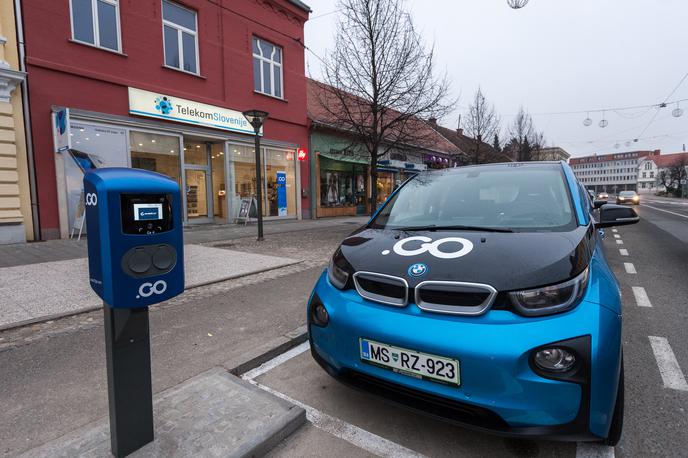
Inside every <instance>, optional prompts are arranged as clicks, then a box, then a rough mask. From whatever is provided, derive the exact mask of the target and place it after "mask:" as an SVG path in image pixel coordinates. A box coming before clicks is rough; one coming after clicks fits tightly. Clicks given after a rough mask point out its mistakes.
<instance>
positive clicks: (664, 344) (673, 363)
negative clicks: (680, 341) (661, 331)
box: [648, 336, 688, 391]
mask: <svg viewBox="0 0 688 458" xmlns="http://www.w3.org/2000/svg"><path fill="white" fill-rule="evenodd" d="M648 339H650V345H651V346H652V351H653V353H654V354H655V359H656V360H657V366H659V373H660V374H661V375H662V381H663V382H664V386H665V387H666V388H671V389H674V390H681V391H688V382H686V378H685V377H684V376H683V372H682V371H681V367H680V366H679V365H678V361H677V360H676V355H674V351H673V350H672V349H671V345H669V341H668V340H667V339H665V338H664V337H654V336H649V337H648Z"/></svg>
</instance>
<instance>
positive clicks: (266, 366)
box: [241, 341, 310, 380]
mask: <svg viewBox="0 0 688 458" xmlns="http://www.w3.org/2000/svg"><path fill="white" fill-rule="evenodd" d="M308 349H310V345H309V344H308V341H306V342H303V343H301V344H299V345H297V346H296V347H294V348H292V349H291V350H287V351H285V352H284V353H282V354H281V355H277V356H275V357H274V358H272V359H271V360H270V361H267V362H265V363H263V364H261V365H260V366H258V367H256V368H255V369H251V370H250V371H248V372H246V373H245V374H242V375H241V378H243V379H244V380H253V379H254V378H257V377H259V376H261V375H263V374H264V373H266V372H268V371H270V370H272V369H274V368H276V367H277V366H279V365H280V364H282V363H285V362H287V361H289V360H290V359H292V358H294V357H296V356H299V355H300V354H301V353H303V352H304V351H306V350H308Z"/></svg>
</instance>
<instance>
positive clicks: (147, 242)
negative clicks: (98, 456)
mask: <svg viewBox="0 0 688 458" xmlns="http://www.w3.org/2000/svg"><path fill="white" fill-rule="evenodd" d="M84 204H85V208H86V225H87V231H88V266H89V282H90V284H91V288H93V290H94V291H95V292H96V294H98V296H100V297H101V298H102V299H103V310H104V318H105V322H104V326H105V348H106V359H107V375H108V401H109V406H110V440H111V449H112V453H113V455H115V456H116V457H123V456H126V455H128V454H130V453H132V452H133V451H135V450H137V449H139V448H140V447H142V446H143V445H145V444H147V443H149V442H151V441H153V438H154V435H153V395H152V387H151V359H150V332H149V320H148V306H149V305H152V304H156V303H158V302H162V301H164V300H167V299H170V298H172V297H174V296H177V295H179V294H181V293H182V292H183V291H184V243H183V232H182V218H181V214H182V213H181V192H180V189H179V185H178V184H177V182H175V181H173V180H171V179H170V178H168V177H166V176H164V175H160V174H158V173H155V172H149V171H145V170H137V169H128V168H102V169H94V170H92V171H89V172H87V173H86V174H85V175H84Z"/></svg>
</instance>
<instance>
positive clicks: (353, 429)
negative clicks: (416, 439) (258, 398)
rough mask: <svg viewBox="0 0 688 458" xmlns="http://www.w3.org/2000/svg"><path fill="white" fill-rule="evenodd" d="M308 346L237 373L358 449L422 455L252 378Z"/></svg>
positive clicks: (382, 453)
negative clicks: (291, 405)
mask: <svg viewBox="0 0 688 458" xmlns="http://www.w3.org/2000/svg"><path fill="white" fill-rule="evenodd" d="M309 348H310V344H309V343H308V342H304V343H302V344H300V345H298V346H296V347H294V348H292V349H291V350H289V351H287V352H284V353H282V354H281V355H278V356H276V357H275V358H273V359H271V360H270V361H267V362H266V363H264V364H262V365H260V366H258V367H256V368H255V369H252V370H250V371H248V372H246V373H245V374H243V375H242V376H241V378H242V379H244V380H246V381H248V382H249V383H251V384H253V385H255V386H257V387H258V388H260V389H261V390H264V391H267V392H268V393H270V394H272V395H274V396H277V397H278V398H282V399H284V400H285V401H287V402H291V403H292V404H295V405H297V406H299V407H301V408H302V409H303V410H305V411H306V418H307V419H308V421H309V422H311V423H312V424H313V426H315V427H317V428H320V429H322V430H323V431H325V432H328V433H330V434H332V435H333V436H336V437H339V438H340V439H344V440H345V441H347V442H349V443H350V444H353V445H355V446H357V447H359V448H362V449H363V450H365V451H367V452H368V453H372V454H375V455H377V456H381V457H389V458H393V457H397V456H399V457H409V458H411V457H412V458H422V457H424V456H425V455H422V454H420V453H417V452H414V451H413V450H411V449H409V448H406V447H404V446H403V445H400V444H397V443H396V442H392V441H390V440H388V439H385V438H384V437H381V436H378V435H377V434H374V433H371V432H370V431H366V430H365V429H362V428H359V427H358V426H354V425H352V424H351V423H347V422H345V421H344V420H340V419H339V418H336V417H333V416H331V415H328V414H326V413H324V412H321V411H319V410H318V409H316V408H314V407H311V406H309V405H307V404H304V403H303V402H301V401H297V400H296V399H292V398H291V397H289V396H287V395H286V394H284V393H280V392H279V391H277V390H274V389H272V388H270V387H268V386H265V385H261V384H260V383H258V382H256V381H255V378H256V377H259V376H261V375H263V374H265V373H266V372H269V371H271V370H272V369H274V368H276V367H277V366H279V365H280V364H284V363H285V362H287V361H289V360H290V359H292V358H294V357H296V356H298V355H300V354H301V353H303V352H305V351H306V350H308V349H309Z"/></svg>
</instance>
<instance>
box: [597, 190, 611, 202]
mask: <svg viewBox="0 0 688 458" xmlns="http://www.w3.org/2000/svg"><path fill="white" fill-rule="evenodd" d="M597 199H598V200H607V199H609V194H607V193H606V192H601V193H599V194H598V195H597Z"/></svg>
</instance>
